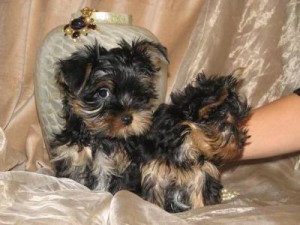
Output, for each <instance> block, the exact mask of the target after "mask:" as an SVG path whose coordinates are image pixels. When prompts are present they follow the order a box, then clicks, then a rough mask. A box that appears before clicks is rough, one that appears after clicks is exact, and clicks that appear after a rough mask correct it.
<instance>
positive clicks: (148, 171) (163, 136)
mask: <svg viewBox="0 0 300 225" xmlns="http://www.w3.org/2000/svg"><path fill="white" fill-rule="evenodd" d="M236 86H237V80H236V79H235V78H234V77H233V76H218V77H217V76H216V77H210V78H207V77H206V76H205V75H204V74H199V75H198V76H197V78H196V80H195V82H194V83H192V84H189V85H187V87H186V88H185V89H184V90H183V91H181V92H177V93H173V94H172V95H171V100H172V102H171V103H170V104H162V105H161V106H160V107H159V108H158V109H157V110H156V111H155V113H154V115H153V125H152V129H151V131H150V132H149V134H148V136H147V139H146V141H147V144H145V146H146V147H147V146H151V147H150V148H151V149H150V148H149V150H148V152H149V157H148V160H147V161H146V162H145V163H144V164H143V165H142V167H141V171H142V197H143V198H144V199H146V200H148V201H150V202H153V203H155V204H157V205H159V206H160V207H162V208H164V209H166V210H167V211H169V212H181V211H185V210H188V209H194V208H199V207H203V206H205V205H211V204H217V203H220V201H221V189H222V184H221V182H220V176H219V170H218V167H217V166H218V165H219V164H220V163H223V162H224V161H226V160H230V159H233V158H236V157H238V156H239V155H240V154H241V152H242V149H243V146H244V145H245V142H246V140H247V137H248V136H247V131H246V130H245V128H244V126H243V122H244V121H245V120H246V119H247V117H248V114H249V106H248V104H247V102H246V101H243V100H241V99H240V97H239V96H238V93H237V91H236Z"/></svg>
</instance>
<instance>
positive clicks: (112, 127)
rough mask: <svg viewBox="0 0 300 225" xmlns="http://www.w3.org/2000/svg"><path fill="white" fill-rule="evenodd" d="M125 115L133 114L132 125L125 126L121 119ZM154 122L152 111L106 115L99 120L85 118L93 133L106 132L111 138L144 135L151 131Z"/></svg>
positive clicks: (98, 118)
mask: <svg viewBox="0 0 300 225" xmlns="http://www.w3.org/2000/svg"><path fill="white" fill-rule="evenodd" d="M124 114H131V115H132V117H133V120H132V123H131V124H129V125H125V124H124V123H123V122H122V120H121V117H122V115H124ZM151 121H152V112H151V111H146V110H144V111H124V112H123V113H119V114H117V115H108V114H105V115H103V116H102V117H97V118H84V123H85V124H86V125H87V127H88V128H89V130H90V131H91V132H93V133H96V132H97V131H101V132H105V134H106V135H107V136H110V137H121V138H126V137H128V136H130V135H142V134H144V133H145V132H146V131H148V130H149V129H150V126H151Z"/></svg>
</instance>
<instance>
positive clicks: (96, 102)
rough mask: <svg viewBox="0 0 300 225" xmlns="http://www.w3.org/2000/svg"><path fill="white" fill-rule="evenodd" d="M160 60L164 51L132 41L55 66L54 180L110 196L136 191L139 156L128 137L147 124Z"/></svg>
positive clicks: (90, 50) (89, 48)
mask: <svg viewBox="0 0 300 225" xmlns="http://www.w3.org/2000/svg"><path fill="white" fill-rule="evenodd" d="M162 61H165V62H167V56H166V50H165V48H164V47H162V46H161V45H159V44H157V43H153V42H149V41H146V40H137V41H133V42H132V43H131V44H129V43H127V42H125V41H122V42H121V43H120V44H119V47H116V48H113V49H110V50H106V49H104V48H103V47H99V46H98V45H97V44H95V45H94V46H87V47H85V48H84V49H82V50H80V51H78V52H76V53H74V54H72V56H71V57H70V58H67V59H65V60H61V61H60V62H59V73H58V74H57V81H58V83H59V85H60V87H61V92H62V94H63V95H64V100H63V106H64V107H63V110H64V115H63V116H64V118H65V121H66V124H65V127H64V129H63V130H62V132H61V133H60V134H56V135H54V139H53V141H52V143H51V149H52V150H51V152H50V154H51V155H52V159H53V162H54V165H55V168H56V174H57V176H59V177H69V178H71V179H74V180H75V181H77V182H79V183H81V184H83V185H85V186H87V187H89V188H91V189H96V190H103V191H110V192H112V193H115V192H116V191H118V190H121V189H126V190H130V191H133V192H139V191H140V170H139V165H138V164H139V163H138V162H139V153H137V151H138V150H137V149H138V148H137V147H136V146H135V144H136V142H134V141H131V139H133V138H136V137H139V136H141V135H144V134H145V133H146V132H148V131H149V129H150V127H151V125H152V107H153V101H154V100H155V99H156V90H155V85H154V79H156V78H155V76H156V75H157V73H158V72H159V70H160V64H161V62H162Z"/></svg>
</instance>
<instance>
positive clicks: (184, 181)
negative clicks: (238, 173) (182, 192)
mask: <svg viewBox="0 0 300 225" xmlns="http://www.w3.org/2000/svg"><path fill="white" fill-rule="evenodd" d="M141 172H142V187H143V189H144V190H145V192H146V193H144V195H145V197H146V200H148V201H150V202H152V203H155V204H157V205H159V206H161V207H163V206H164V203H165V202H164V201H165V194H166V193H165V190H166V188H167V187H168V186H169V185H170V184H176V185H178V186H179V187H180V188H181V189H186V190H187V193H190V199H189V201H190V204H191V206H192V208H199V207H202V206H204V203H203V196H202V191H203V184H204V179H205V177H204V173H203V172H206V173H208V174H209V175H211V176H212V177H214V178H215V179H219V172H218V169H217V168H216V167H215V166H214V165H213V164H211V163H209V162H207V161H205V162H204V164H203V165H199V164H197V165H194V166H192V167H190V168H189V169H187V168H181V167H177V166H176V165H174V164H172V165H167V164H166V162H164V161H162V160H154V161H152V162H150V163H148V164H146V165H144V166H142V167H141ZM150 193H153V194H152V195H151V194H150Z"/></svg>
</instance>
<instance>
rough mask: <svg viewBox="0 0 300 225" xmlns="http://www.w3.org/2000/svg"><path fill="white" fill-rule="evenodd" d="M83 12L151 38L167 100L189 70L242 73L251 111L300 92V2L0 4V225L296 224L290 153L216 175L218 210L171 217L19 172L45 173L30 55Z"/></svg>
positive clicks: (16, 0) (295, 175) (29, 0)
mask: <svg viewBox="0 0 300 225" xmlns="http://www.w3.org/2000/svg"><path fill="white" fill-rule="evenodd" d="M85 6H88V7H90V8H95V9H97V10H98V11H115V12H120V13H127V14H131V15H132V16H133V24H134V25H138V26H143V27H145V28H147V29H149V30H150V31H152V32H153V33H154V34H155V35H156V36H157V37H158V39H159V40H160V41H161V43H163V44H164V45H165V46H166V47H167V48H168V52H169V57H170V62H171V63H170V67H169V81H168V92H170V91H171V90H177V89H180V88H182V87H184V85H185V84H186V83H187V82H189V81H191V80H192V79H193V77H194V76H195V74H197V73H198V72H201V71H204V72H206V73H207V74H228V73H230V72H232V71H234V70H235V69H237V68H241V67H242V68H244V70H243V72H242V70H240V71H241V72H240V73H236V75H237V76H239V77H240V78H242V79H243V80H244V81H243V83H242V85H241V89H240V90H241V92H242V93H244V95H245V96H246V97H247V98H248V99H249V101H250V103H251V104H252V105H253V107H256V106H259V105H262V104H265V103H267V102H269V101H272V100H275V99H277V98H279V97H280V96H283V95H286V94H288V93H290V92H292V91H293V90H294V89H295V88H296V87H299V86H300V78H299V71H300V36H299V35H300V24H299V17H300V1H299V0H290V1H288V0H262V1H256V0H252V1H242V0H231V1H227V0H222V1H221V0H220V1H217V0H185V1H181V0H164V1H163V0H142V1H140V0H127V1H125V0H124V1H121V0H119V1H118V0H103V1H102V0H100V1H92V0H90V1H79V0H65V1H63V0H44V1H39V0H2V1H0V18H1V23H0V24H1V28H2V29H1V30H2V32H1V34H0V38H1V45H0V50H1V51H0V54H1V58H0V66H1V71H2V72H1V73H0V76H1V81H0V127H1V129H2V130H3V131H4V132H0V143H2V144H0V150H1V151H0V157H1V158H0V169H1V171H6V170H9V169H13V170H14V171H9V172H3V173H0V190H1V191H0V224H15V223H19V224H43V223H44V224H48V223H49V221H50V222H51V221H52V222H55V223H56V224H126V223H127V224H199V223H201V224H212V223H213V224H229V223H230V224H299V221H300V214H299V212H300V197H299V196H300V195H299V193H300V182H299V180H300V162H299V155H293V156H289V157H284V158H276V159H272V160H270V161H254V162H251V163H244V164H240V165H238V166H237V167H228V168H224V170H225V171H224V173H223V181H224V185H225V187H226V189H227V190H228V192H225V193H224V202H223V203H222V204H220V205H216V206H209V207H205V208H202V209H197V210H192V211H189V212H185V213H181V214H176V215H171V214H168V213H166V212H164V211H163V210H161V209H159V208H158V207H156V206H154V205H152V204H150V203H148V202H145V201H143V200H142V199H140V198H139V197H137V196H135V195H133V194H131V193H128V192H126V191H123V192H120V193H118V194H116V195H115V196H111V195H110V194H109V193H92V192H90V191H89V190H87V189H86V188H85V187H83V186H81V185H79V184H76V183H75V182H73V181H72V180H68V179H57V178H55V177H50V176H46V175H42V174H37V173H28V172H24V170H28V171H37V170H38V171H39V172H41V173H47V171H48V170H47V168H49V166H50V164H49V160H48V156H47V152H46V151H45V149H44V148H43V142H42V136H41V133H40V127H39V123H38V119H37V114H36V109H35V103H34V94H33V91H34V89H33V88H34V87H33V74H34V68H35V61H36V55H37V50H38V47H39V46H40V44H41V42H42V40H43V38H44V37H45V35H46V34H47V33H48V32H49V31H50V30H51V29H53V28H54V27H56V26H58V25H61V24H65V23H68V22H69V19H70V15H71V13H74V12H76V11H78V10H79V9H81V8H83V7H85ZM0 131H1V130H0ZM15 170H23V171H15ZM129 203H130V204H129ZM36 212H39V213H36ZM54 218H59V219H54Z"/></svg>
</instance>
